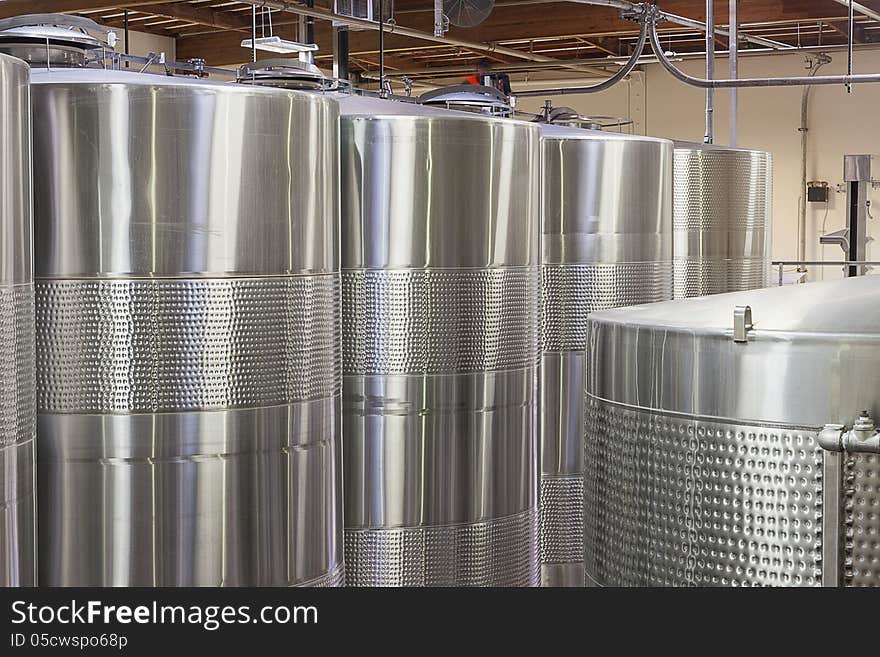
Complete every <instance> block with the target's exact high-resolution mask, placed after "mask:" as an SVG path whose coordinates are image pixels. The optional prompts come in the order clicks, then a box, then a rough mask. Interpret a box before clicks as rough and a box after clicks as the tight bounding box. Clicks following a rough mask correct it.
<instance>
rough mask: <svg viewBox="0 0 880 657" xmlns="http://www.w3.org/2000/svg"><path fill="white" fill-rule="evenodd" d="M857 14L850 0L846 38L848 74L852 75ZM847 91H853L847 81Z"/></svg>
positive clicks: (849, 92)
mask: <svg viewBox="0 0 880 657" xmlns="http://www.w3.org/2000/svg"><path fill="white" fill-rule="evenodd" d="M854 22H855V15H854V14H853V0H849V22H848V24H847V32H848V33H847V39H846V74H847V75H852V72H853V31H854V29H855V28H854V26H853V24H854ZM846 93H848V94H851V93H852V85H851V84H849V83H847V85H846Z"/></svg>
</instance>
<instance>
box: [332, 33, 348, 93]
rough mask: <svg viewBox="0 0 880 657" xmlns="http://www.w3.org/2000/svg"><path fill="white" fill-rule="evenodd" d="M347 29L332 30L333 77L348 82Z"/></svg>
mask: <svg viewBox="0 0 880 657" xmlns="http://www.w3.org/2000/svg"><path fill="white" fill-rule="evenodd" d="M348 76H349V72H348V27H347V26H345V25H339V26H337V27H334V28H333V77H334V78H336V79H337V80H348Z"/></svg>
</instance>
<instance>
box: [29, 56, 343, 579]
mask: <svg viewBox="0 0 880 657" xmlns="http://www.w3.org/2000/svg"><path fill="white" fill-rule="evenodd" d="M32 106H33V122H34V170H35V171H36V175H35V180H36V181H37V182H36V186H35V197H36V203H35V225H36V239H35V244H36V251H35V267H36V280H37V283H36V318H37V401H38V429H37V434H38V443H39V449H38V455H39V457H38V463H39V466H38V474H39V502H40V508H41V510H42V513H41V514H40V523H39V564H40V565H39V571H40V580H41V582H42V583H44V584H47V585H84V586H89V585H129V586H153V585H155V586H172V585H212V586H214V585H229V586H242V585H246V586H263V585H283V586H286V585H308V584H314V585H332V584H338V583H341V582H342V579H343V577H344V574H343V562H342V541H341V538H342V533H341V531H342V527H341V511H342V509H341V505H342V497H341V472H340V470H341V454H340V450H339V445H338V440H339V430H340V421H341V418H340V413H341V339H340V320H339V300H340V280H339V253H338V248H339V242H338V187H337V184H338V181H337V179H336V176H335V172H336V171H337V167H338V148H337V144H338V141H337V140H338V136H337V125H338V124H337V122H338V109H337V105H336V103H335V102H334V101H333V100H331V99H329V98H326V97H324V96H321V95H313V94H306V93H299V92H295V91H287V90H277V89H262V88H254V87H246V86H243V85H234V84H217V83H211V82H204V81H198V80H195V79H185V78H171V77H165V76H154V75H149V74H139V73H133V72H120V71H110V70H91V69H70V70H67V71H64V70H52V71H46V70H45V69H41V70H34V71H33V72H32ZM315 172H321V175H316V174H315Z"/></svg>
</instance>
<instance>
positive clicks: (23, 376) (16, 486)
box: [0, 54, 37, 586]
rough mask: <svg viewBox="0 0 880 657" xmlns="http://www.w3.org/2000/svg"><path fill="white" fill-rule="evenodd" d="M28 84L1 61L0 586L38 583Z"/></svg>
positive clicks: (24, 69)
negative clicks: (1, 372) (0, 385)
mask: <svg viewBox="0 0 880 657" xmlns="http://www.w3.org/2000/svg"><path fill="white" fill-rule="evenodd" d="M28 76H29V70H28V66H27V64H25V63H24V62H22V61H20V60H18V59H14V58H12V57H9V56H7V55H3V54H0V368H2V371H3V385H2V388H0V586H34V585H35V584H36V583H37V580H36V574H37V568H36V495H35V488H34V445H35V440H34V431H35V426H36V419H35V414H34V408H35V406H34V284H33V257H32V255H31V254H32V248H33V247H32V231H33V226H32V221H31V209H32V197H31V128H30V107H29V87H28Z"/></svg>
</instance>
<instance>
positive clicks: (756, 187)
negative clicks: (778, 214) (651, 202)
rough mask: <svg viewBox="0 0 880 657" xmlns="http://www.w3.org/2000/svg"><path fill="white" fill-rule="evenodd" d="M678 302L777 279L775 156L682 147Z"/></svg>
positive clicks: (677, 178) (677, 190) (677, 164)
mask: <svg viewBox="0 0 880 657" xmlns="http://www.w3.org/2000/svg"><path fill="white" fill-rule="evenodd" d="M673 180H674V192H673V199H674V200H673V204H674V211H673V222H674V225H675V298H676V299H682V298H685V297H699V296H703V295H706V294H718V293H721V292H737V291H739V290H750V289H753V288H759V287H766V286H767V285H769V282H770V281H769V277H770V246H771V238H772V235H771V216H772V208H771V205H772V201H773V189H772V187H773V164H772V160H771V157H770V153H765V152H762V151H751V150H745V149H736V148H727V147H724V146H714V145H707V144H693V143H689V142H676V143H675V154H674V163H673Z"/></svg>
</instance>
